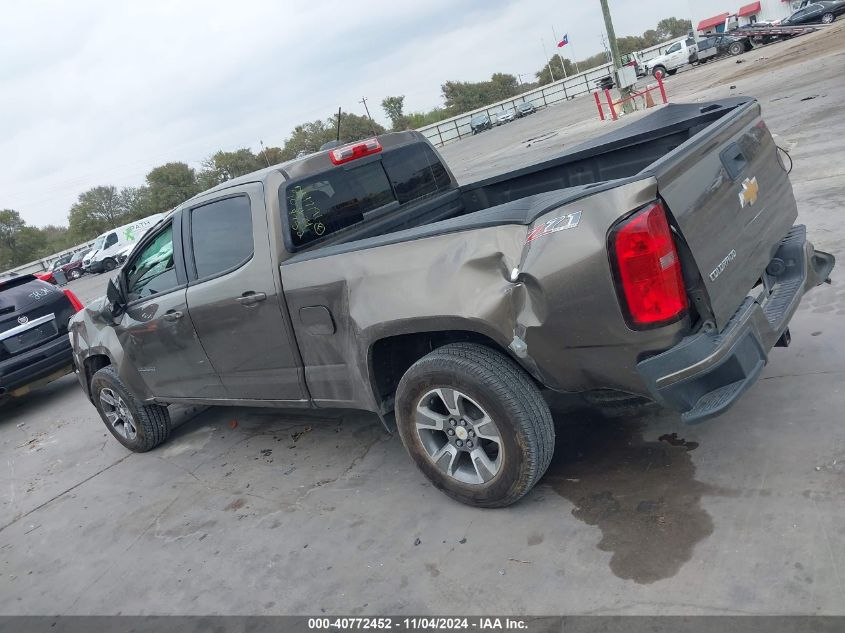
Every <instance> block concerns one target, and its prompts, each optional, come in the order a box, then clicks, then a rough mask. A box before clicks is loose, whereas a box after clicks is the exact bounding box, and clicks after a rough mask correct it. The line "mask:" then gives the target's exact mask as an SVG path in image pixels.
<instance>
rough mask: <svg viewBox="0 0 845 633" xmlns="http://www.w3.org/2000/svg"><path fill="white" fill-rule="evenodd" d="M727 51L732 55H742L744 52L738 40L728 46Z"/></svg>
mask: <svg viewBox="0 0 845 633" xmlns="http://www.w3.org/2000/svg"><path fill="white" fill-rule="evenodd" d="M728 52H729V53H730V54H731V55H733V56H737V55H742V54H743V53H744V52H745V47H744V46H743V45H742V44H740V43H739V42H734V43H733V44H731V45H730V46H729V47H728Z"/></svg>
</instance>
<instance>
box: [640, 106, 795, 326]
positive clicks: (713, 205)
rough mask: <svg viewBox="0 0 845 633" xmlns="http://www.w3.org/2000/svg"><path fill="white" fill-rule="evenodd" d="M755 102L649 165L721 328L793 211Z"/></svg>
mask: <svg viewBox="0 0 845 633" xmlns="http://www.w3.org/2000/svg"><path fill="white" fill-rule="evenodd" d="M777 152H778V150H777V147H776V146H775V143H774V140H773V139H772V136H771V134H770V133H769V131H768V129H767V128H766V125H765V123H763V120H762V118H761V113H760V106H759V104H758V103H757V102H756V101H754V102H750V103H749V104H748V105H746V106H742V107H740V108H737V109H736V110H735V111H734V112H731V113H730V114H728V115H726V116H725V117H723V118H721V119H719V120H717V121H716V122H715V123H713V124H711V125H709V126H708V127H706V128H704V129H703V130H702V131H700V132H699V133H698V134H696V135H695V136H693V137H692V138H691V139H690V140H689V141H687V142H686V143H684V144H683V145H682V146H680V147H678V148H677V149H676V150H674V151H673V152H671V153H670V154H668V155H667V156H666V157H664V158H662V159H661V160H659V161H657V162H656V163H654V164H653V165H651V167H650V170H649V171H652V172H653V173H654V175H655V176H656V178H657V186H658V192H659V194H660V196H661V197H662V198H663V200H664V201H665V202H666V205H667V207H668V208H669V210H670V212H671V214H672V215H673V216H674V218H675V220H676V221H677V224H678V227H679V228H680V230H681V233H682V236H683V238H684V240H685V241H686V243H687V244H688V246H689V248H690V251H691V253H692V256H693V258H694V260H695V263H696V264H697V266H698V269H699V272H700V273H701V277H702V280H703V282H704V286H705V289H706V291H707V294H708V298H709V301H710V307H711V309H712V312H713V316H714V318H715V321H716V325H717V326H718V327H719V329H722V328H723V327H724V326H725V324H726V323H727V322H728V320H729V319H730V318H731V316H732V315H733V314H734V313H735V312H736V310H737V308H738V307H739V306H740V304H741V303H742V301H743V299H744V298H745V296H746V294H747V293H748V291H749V290H751V288H752V287H753V286H754V285H755V284H756V282H757V281H758V280H759V279H760V278H761V276H762V275H763V271H764V270H765V268H766V266H767V265H768V263H769V262H770V261H771V259H772V257H773V256H774V254H775V251H776V250H777V248H778V246H779V244H780V241H781V240H782V239H783V238H784V236H786V234H787V233H788V232H789V230H790V228H791V227H792V225H793V224H794V222H795V220H796V218H797V216H798V211H797V208H796V204H795V198H794V196H793V194H792V185H791V184H790V182H789V178H788V176H787V173H786V171H785V170H784V169H783V167H782V166H781V164H780V162H779V158H778V155H777Z"/></svg>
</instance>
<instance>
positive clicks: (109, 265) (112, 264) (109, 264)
mask: <svg viewBox="0 0 845 633" xmlns="http://www.w3.org/2000/svg"><path fill="white" fill-rule="evenodd" d="M115 268H117V262H116V261H115V260H113V259H112V258H111V257H107V258H106V259H104V260H103V270H104V271H105V272H110V271H112V270H114V269H115Z"/></svg>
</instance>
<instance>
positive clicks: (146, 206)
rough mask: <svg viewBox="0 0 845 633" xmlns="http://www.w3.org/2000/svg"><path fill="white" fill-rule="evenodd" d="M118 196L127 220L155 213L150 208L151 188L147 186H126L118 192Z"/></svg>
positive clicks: (138, 218)
mask: <svg viewBox="0 0 845 633" xmlns="http://www.w3.org/2000/svg"><path fill="white" fill-rule="evenodd" d="M118 198H119V200H120V206H121V208H122V209H123V216H124V217H123V219H124V220H125V221H126V222H132V221H133V220H140V219H141V218H145V217H147V216H148V215H152V213H153V212H152V211H151V210H150V208H151V207H150V190H149V188H147V187H124V188H123V189H121V190H120V193H118Z"/></svg>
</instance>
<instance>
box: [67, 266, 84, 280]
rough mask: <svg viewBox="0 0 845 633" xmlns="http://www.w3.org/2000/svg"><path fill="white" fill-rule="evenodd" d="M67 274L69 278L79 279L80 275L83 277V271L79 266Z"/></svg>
mask: <svg viewBox="0 0 845 633" xmlns="http://www.w3.org/2000/svg"><path fill="white" fill-rule="evenodd" d="M67 276H68V278H69V279H79V278H80V277H82V271H81V270H79V269H78V268H74V269H73V270H71V271H70V272H69V273H68V274H67Z"/></svg>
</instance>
